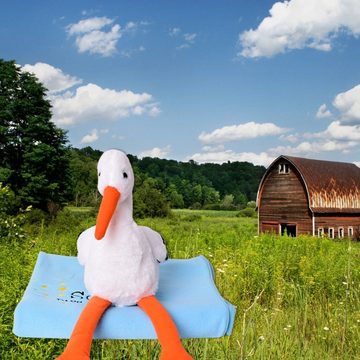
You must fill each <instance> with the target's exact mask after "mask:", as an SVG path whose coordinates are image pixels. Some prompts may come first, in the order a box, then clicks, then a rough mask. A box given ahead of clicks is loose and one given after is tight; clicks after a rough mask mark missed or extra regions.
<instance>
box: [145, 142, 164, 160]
mask: <svg viewBox="0 0 360 360" xmlns="http://www.w3.org/2000/svg"><path fill="white" fill-rule="evenodd" d="M170 151H171V146H170V145H167V146H165V147H163V148H159V147H154V148H153V149H150V150H145V151H142V152H141V153H140V154H139V157H140V158H144V157H153V158H155V157H156V158H160V159H163V158H165V157H166V156H167V155H169V153H170Z"/></svg>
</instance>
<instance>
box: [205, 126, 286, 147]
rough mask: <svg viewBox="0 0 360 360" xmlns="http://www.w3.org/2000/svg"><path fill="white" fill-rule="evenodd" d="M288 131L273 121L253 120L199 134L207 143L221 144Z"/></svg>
mask: <svg viewBox="0 0 360 360" xmlns="http://www.w3.org/2000/svg"><path fill="white" fill-rule="evenodd" d="M287 131H288V129H285V128H280V127H278V126H277V125H275V124H273V123H263V124H259V123H255V122H253V121H251V122H247V123H244V124H239V125H231V126H224V127H222V128H220V129H216V130H214V131H213V132H211V133H205V132H202V133H201V134H200V135H199V140H200V141H201V142H202V143H205V144H221V143H225V142H229V141H235V140H242V139H253V138H256V137H260V136H269V135H280V134H283V133H285V132H287Z"/></svg>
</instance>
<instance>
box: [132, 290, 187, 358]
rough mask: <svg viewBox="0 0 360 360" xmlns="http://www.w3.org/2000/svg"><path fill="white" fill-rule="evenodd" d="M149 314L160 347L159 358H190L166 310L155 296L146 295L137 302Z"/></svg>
mask: <svg viewBox="0 0 360 360" xmlns="http://www.w3.org/2000/svg"><path fill="white" fill-rule="evenodd" d="M138 305H139V307H140V308H141V309H142V310H144V312H145V313H146V314H147V315H148V316H149V318H150V320H151V322H152V323H153V325H154V328H155V331H156V335H157V337H158V339H159V342H160V344H161V347H162V353H161V356H160V359H161V360H190V359H192V357H191V356H190V355H189V354H188V353H187V352H186V350H185V349H184V347H183V346H182V344H181V340H180V336H179V333H178V331H177V328H176V325H175V323H174V321H173V320H172V318H171V316H170V315H169V313H168V312H167V310H166V309H165V308H164V307H163V306H162V305H161V303H160V302H159V300H157V299H156V298H155V296H147V297H145V298H142V299H141V300H140V301H139V302H138Z"/></svg>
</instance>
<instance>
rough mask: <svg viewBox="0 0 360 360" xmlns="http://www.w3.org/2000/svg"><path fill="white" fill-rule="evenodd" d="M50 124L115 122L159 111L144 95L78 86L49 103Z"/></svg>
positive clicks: (98, 87)
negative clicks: (50, 106)
mask: <svg viewBox="0 0 360 360" xmlns="http://www.w3.org/2000/svg"><path fill="white" fill-rule="evenodd" d="M52 105H53V121H54V122H55V123H56V124H58V125H73V124H76V123H80V122H87V121H93V120H96V121H107V120H118V119H120V118H124V117H128V116H130V115H142V114H147V115H150V116H156V115H157V114H158V113H159V112H160V109H159V107H158V105H157V104H156V103H154V102H152V96H151V95H150V94H147V93H141V94H137V93H134V92H132V91H129V90H121V91H116V90H112V89H106V88H105V89H104V88H101V87H100V86H98V85H95V84H91V83H90V84H87V85H84V86H80V87H78V88H77V89H76V91H75V92H74V93H70V92H66V93H65V94H62V95H61V96H60V95H59V96H56V97H55V98H54V99H53V100H52Z"/></svg>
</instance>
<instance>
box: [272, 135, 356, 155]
mask: <svg viewBox="0 0 360 360" xmlns="http://www.w3.org/2000/svg"><path fill="white" fill-rule="evenodd" d="M357 144H358V143H357V142H355V141H347V142H346V141H338V140H334V139H321V140H317V141H313V142H310V141H304V142H302V143H300V144H299V145H297V146H278V147H275V148H271V149H269V150H268V152H269V153H271V154H277V155H281V154H283V155H295V156H301V155H312V154H313V153H322V152H331V151H342V152H347V151H348V150H349V149H351V148H353V147H355V146H357Z"/></svg>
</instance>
